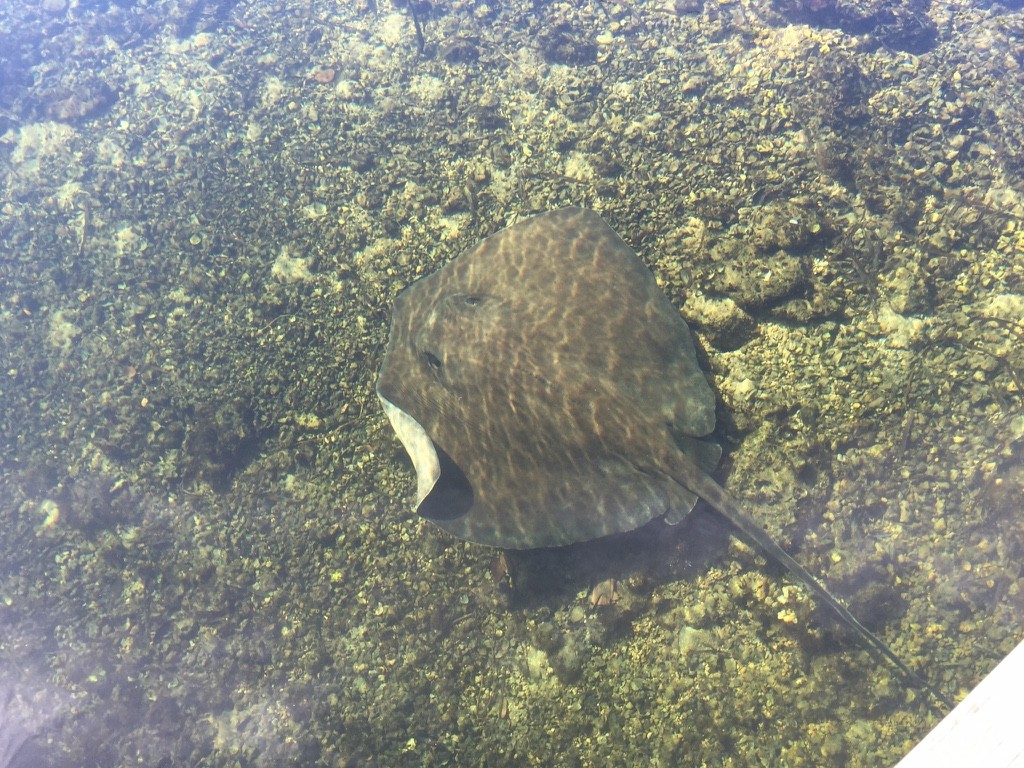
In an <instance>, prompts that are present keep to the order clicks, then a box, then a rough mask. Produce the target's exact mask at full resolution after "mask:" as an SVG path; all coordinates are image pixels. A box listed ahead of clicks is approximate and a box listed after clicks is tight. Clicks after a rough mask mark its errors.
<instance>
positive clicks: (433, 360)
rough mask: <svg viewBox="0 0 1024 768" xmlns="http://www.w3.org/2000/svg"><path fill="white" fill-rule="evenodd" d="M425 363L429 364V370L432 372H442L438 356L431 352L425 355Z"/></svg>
mask: <svg viewBox="0 0 1024 768" xmlns="http://www.w3.org/2000/svg"><path fill="white" fill-rule="evenodd" d="M423 362H425V363H426V364H427V368H429V369H430V370H432V371H440V370H441V361H440V360H439V359H438V358H437V356H436V355H433V354H431V353H430V352H424V353H423Z"/></svg>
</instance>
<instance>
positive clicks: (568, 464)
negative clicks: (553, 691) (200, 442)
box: [377, 208, 926, 685]
mask: <svg viewBox="0 0 1024 768" xmlns="http://www.w3.org/2000/svg"><path fill="white" fill-rule="evenodd" d="M377 394H378V396H379V397H380V399H381V402H382V404H383V406H384V410H385V412H386V413H387V415H388V417H389V419H390V420H391V422H392V425H393V426H394V428H395V431H396V432H397V434H398V436H399V438H400V439H401V440H402V443H403V444H404V445H405V447H406V450H407V451H408V452H409V455H410V457H411V458H412V461H413V464H414V466H415V469H416V475H417V498H416V503H417V511H418V512H419V513H420V514H422V515H423V516H424V517H426V518H428V519H430V520H431V521H433V522H434V523H436V524H437V525H439V526H441V527H442V528H444V529H446V530H448V531H449V532H451V533H452V534H454V535H455V536H458V537H460V538H463V539H467V540H470V541H474V542H478V543H481V544H488V545H491V546H495V547H502V548H509V549H527V548H536V547H551V546H559V545H564V544H570V543H574V542H580V541H586V540H590V539H595V538H599V537H603V536H607V535H609V534H613V533H620V532H625V531H629V530H633V529H635V528H637V527H639V526H641V525H643V524H645V523H647V522H649V521H651V520H653V519H654V518H657V517H664V519H665V520H666V521H667V522H669V523H673V522H677V521H678V520H681V519H682V518H683V517H684V516H685V515H686V514H687V513H688V512H689V511H690V509H691V508H692V507H693V505H694V503H695V501H696V499H697V497H698V496H700V497H702V498H704V499H705V500H706V501H707V502H708V503H709V504H711V505H712V506H713V507H714V508H715V509H716V510H717V511H718V512H719V513H721V514H722V515H724V516H725V517H726V518H727V519H728V520H730V521H731V522H732V523H733V525H735V526H736V528H737V529H738V530H739V533H740V534H741V536H743V537H744V538H746V539H747V540H748V541H751V542H752V543H754V544H755V545H756V546H758V547H759V548H760V549H761V550H762V551H763V552H764V553H765V554H766V555H767V556H768V557H770V558H771V559H772V560H774V561H775V562H777V563H779V564H780V565H782V566H783V567H785V568H786V569H787V570H788V571H789V572H790V573H791V574H793V575H794V576H795V577H796V578H797V579H799V580H800V581H801V582H803V583H804V584H806V585H807V586H808V587H809V588H810V589H811V590H812V591H813V592H814V593H815V594H816V595H817V596H818V597H819V598H820V599H821V600H822V601H823V602H824V603H825V604H826V605H827V606H828V607H829V608H830V609H831V610H832V611H833V612H834V613H835V614H836V615H837V616H838V617H839V618H840V619H841V620H842V621H843V622H844V623H845V624H847V625H848V626H850V627H851V628H852V629H853V630H854V631H855V632H856V633H857V634H858V635H859V636H860V637H861V638H862V639H863V640H864V642H865V643H866V644H867V645H868V646H869V647H870V648H872V649H874V650H875V651H877V652H878V653H880V654H881V655H883V656H884V657H886V658H887V659H889V660H890V661H891V662H893V663H894V664H895V665H896V666H897V667H898V668H899V669H900V670H901V671H902V672H903V673H904V674H906V675H907V676H908V677H910V678H912V679H913V680H914V681H915V682H918V683H920V684H924V683H923V682H922V681H921V680H920V679H919V678H917V676H916V675H914V673H913V672H911V671H910V670H909V669H908V668H907V667H906V666H905V665H904V664H903V662H901V661H900V660H899V659H898V658H897V657H896V656H895V654H893V652H892V651H891V650H890V649H889V648H888V647H887V646H886V645H885V644H884V643H882V641H881V640H879V639H878V638H876V637H875V636H874V635H873V634H871V633H870V632H869V631H868V630H867V629H866V628H865V627H863V626H862V625H861V624H860V622H858V621H857V619H856V618H854V617H853V615H852V614H850V612H849V611H848V610H847V609H846V608H845V607H843V606H842V605H841V604H840V603H839V602H837V601H836V600H835V599H834V598H833V597H832V595H831V594H829V592H828V591H827V590H826V589H825V588H824V587H823V586H821V584H820V583H819V582H818V581H817V580H816V579H815V578H814V577H813V576H811V574H810V573H809V572H808V571H806V570H805V569H804V568H803V567H802V566H801V565H800V564H799V563H797V562H796V561H795V560H794V559H793V558H792V557H790V556H789V555H788V554H787V553H786V552H785V551H784V550H783V549H782V548H781V547H780V546H779V545H778V544H777V543H776V542H775V541H774V540H773V539H772V538H771V537H770V536H768V534H767V533H766V532H765V531H764V530H763V528H761V526H760V525H758V524H757V523H756V522H755V521H754V520H753V519H752V518H751V517H750V516H749V515H747V514H746V513H745V512H743V511H742V510H741V509H740V508H739V506H738V505H737V504H736V503H735V502H734V501H733V500H732V498H731V497H730V496H729V495H728V494H727V493H726V492H725V491H724V490H723V489H722V488H721V486H719V485H718V483H716V482H715V481H714V480H713V479H712V478H711V477H710V475H709V472H710V471H711V470H712V469H714V466H715V465H716V463H717V461H718V458H719V456H720V449H719V447H718V446H717V445H716V444H714V443H712V442H709V441H707V440H706V439H705V438H706V437H707V436H708V435H709V434H710V433H711V432H712V430H713V429H714V426H715V399H714V395H713V393H712V391H711V388H710V386H709V385H708V382H707V379H706V378H705V376H704V373H703V372H702V371H701V369H700V366H699V364H698V361H697V355H696V351H695V348H694V343H693V339H692V337H691V335H690V331H689V329H688V328H687V326H686V324H685V322H683V320H682V318H681V317H680V316H679V313H678V312H677V311H676V309H675V308H674V307H673V306H672V304H671V303H670V302H669V301H668V299H667V298H666V297H665V295H664V294H663V293H662V291H661V290H660V289H659V288H658V285H657V283H656V282H655V279H654V277H653V275H652V274H651V273H650V271H649V270H648V269H647V268H646V267H645V266H644V264H643V263H642V262H641V261H640V259H639V258H638V257H637V256H636V254H635V253H634V252H633V251H632V249H631V248H629V246H628V245H626V243H624V242H623V241H622V239H621V238H619V236H618V235H617V234H616V233H615V232H614V231H613V230H612V229H611V228H610V227H609V226H608V225H607V224H606V223H605V222H604V221H603V220H602V219H601V217H600V216H598V215H597V214H596V213H593V212H591V211H587V210H583V209H579V208H566V209H561V210H557V211H553V212H551V213H546V214H542V215H539V216H535V217H532V218H529V219H526V220H524V221H522V222H519V223H517V224H515V225H513V226H511V227H509V228H507V229H504V230H502V231H500V232H498V233H496V234H494V235H492V236H490V237H488V238H486V239H485V240H484V241H482V242H481V243H480V244H479V245H478V246H477V247H476V248H474V249H473V250H471V251H469V252H467V253H465V254H463V255H461V256H459V257H457V258H456V259H454V260H452V261H451V262H449V263H448V264H447V265H446V266H444V267H443V268H442V269H440V270H438V271H437V272H435V273H433V274H431V275H429V276H427V277H424V278H422V279H420V280H418V281H416V282H415V283H413V284H412V285H411V286H410V287H408V288H407V289H406V290H405V291H403V292H402V293H401V294H400V295H399V296H398V298H397V299H396V300H395V306H394V313H393V317H392V325H391V334H390V338H389V341H388V347H387V350H386V352H385V355H384V362H383V365H382V367H381V370H380V374H379V377H378V381H377ZM924 685H926V684H924Z"/></svg>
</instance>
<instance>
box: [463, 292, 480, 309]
mask: <svg viewBox="0 0 1024 768" xmlns="http://www.w3.org/2000/svg"><path fill="white" fill-rule="evenodd" d="M462 303H463V304H465V305H466V306H467V307H479V306H480V305H481V304H483V303H484V297H483V296H473V295H472V294H470V295H469V296H463V297H462Z"/></svg>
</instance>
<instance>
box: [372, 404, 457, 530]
mask: <svg viewBox="0 0 1024 768" xmlns="http://www.w3.org/2000/svg"><path fill="white" fill-rule="evenodd" d="M377 396H378V397H379V398H380V402H381V404H382V405H383V407H384V413H386V414H387V417H388V421H390V422H391V426H392V427H393V428H394V430H395V434H396V435H398V439H399V440H401V441H402V445H403V446H405V451H406V453H408V454H409V458H410V459H412V465H413V467H415V468H416V511H417V512H418V513H419V514H421V515H423V516H424V517H426V518H429V519H431V520H451V519H454V518H456V517H460V516H462V515H464V514H466V513H467V512H469V510H470V508H471V507H472V506H473V487H472V486H471V485H470V483H469V479H468V478H467V477H466V475H465V473H464V472H463V471H462V470H461V469H459V466H458V465H457V464H456V463H455V462H454V461H453V460H452V458H451V456H449V455H448V454H447V453H445V452H444V451H443V450H441V449H440V448H438V447H437V446H436V445H434V441H433V440H431V439H430V435H428V434H427V431H426V430H425V429H423V426H422V425H421V424H420V423H419V422H418V421H416V419H414V418H413V417H412V416H410V415H409V414H408V413H406V412H405V411H403V410H402V409H401V408H399V407H398V406H397V405H395V404H394V403H392V402H391V401H390V400H388V399H387V398H385V397H384V396H383V395H381V394H380V393H379V392H378V393H377Z"/></svg>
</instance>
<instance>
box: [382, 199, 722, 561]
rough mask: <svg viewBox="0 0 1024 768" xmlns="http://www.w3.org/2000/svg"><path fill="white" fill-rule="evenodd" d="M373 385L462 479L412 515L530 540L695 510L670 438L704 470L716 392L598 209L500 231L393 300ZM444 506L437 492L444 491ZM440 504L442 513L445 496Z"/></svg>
mask: <svg viewBox="0 0 1024 768" xmlns="http://www.w3.org/2000/svg"><path fill="white" fill-rule="evenodd" d="M378 392H379V394H380V395H381V397H382V399H384V400H386V401H389V402H390V403H392V404H394V405H395V406H397V407H398V408H399V409H401V410H402V411H404V412H405V413H407V414H408V415H410V416H412V418H414V419H415V420H416V421H417V422H418V423H419V424H420V425H421V426H422V427H423V429H424V430H425V432H426V434H427V435H429V436H430V438H431V440H432V441H433V443H434V444H435V445H436V446H437V447H438V448H439V449H440V450H441V451H442V452H443V454H446V455H447V456H449V457H450V458H451V460H452V461H453V462H454V464H455V465H457V467H458V468H459V469H461V471H462V473H464V475H465V477H466V479H467V480H468V482H469V485H470V486H471V488H472V502H471V503H469V501H468V500H465V499H464V498H463V501H464V504H463V506H466V507H467V508H466V509H464V510H457V512H458V513H454V512H456V510H455V509H454V508H455V507H458V506H459V504H460V502H459V499H458V498H457V497H458V493H455V494H454V497H453V495H452V494H451V493H450V492H451V490H452V486H451V485H450V484H446V481H447V479H448V477H449V476H450V474H451V473H447V472H446V473H442V476H441V479H440V480H439V481H438V483H437V485H436V486H435V488H434V491H433V493H431V495H430V496H428V497H427V498H426V499H425V500H423V502H422V503H421V504H420V507H419V509H420V511H421V512H423V513H424V514H426V515H427V516H428V517H430V518H431V519H433V520H434V521H435V522H437V523H438V525H441V526H442V527H444V528H446V529H447V530H449V531H451V532H452V533H453V534H455V535H456V536H459V537H461V538H465V539H469V540H471V541H476V542H480V543H484V544H491V545H494V546H500V547H509V548H529V547H540V546H553V545H559V544H568V543H571V542H576V541H583V540H587V539H593V538H597V537H600V536H605V535H607V534H610V533H615V532H619V531H627V530H631V529H633V528H636V527H638V526H640V525H642V524H644V523H646V522H647V521H649V520H651V519H652V518H654V517H656V516H658V515H662V514H665V513H667V512H669V511H675V512H676V513H677V514H678V515H682V514H685V513H686V512H687V511H689V509H690V508H691V507H692V506H693V503H694V500H695V497H694V494H693V492H692V491H691V490H690V489H688V488H687V487H685V486H684V485H682V484H680V483H679V482H677V480H675V479H673V476H672V475H673V474H674V471H675V467H676V465H677V464H678V460H679V454H680V445H683V446H684V447H685V448H686V450H687V451H688V452H689V453H690V454H691V455H692V457H693V458H694V460H695V461H697V462H698V463H699V464H701V465H702V466H704V467H705V469H709V468H710V467H712V466H713V465H714V463H715V461H716V460H717V458H718V453H719V452H718V448H717V446H714V445H708V444H703V443H699V442H697V441H695V440H691V439H689V438H700V437H702V436H704V435H707V434H708V433H710V432H711V430H712V429H713V427H714V397H713V395H712V392H711V390H710V388H709V387H708V384H707V381H706V379H705V377H704V374H703V373H702V372H701V370H700V368H699V366H698V364H697V360H696V355H695V352H694V346H693V341H692V339H691V337H690V332H689V330H688V329H687V327H686V324H685V323H684V322H683V320H682V319H681V318H680V317H679V314H678V312H677V311H676V309H675V308H674V307H673V306H672V304H671V303H670V302H669V301H668V299H667V298H666V297H665V295H664V294H663V293H662V292H661V290H660V289H659V288H658V286H657V284H656V282H655V280H654V277H653V276H652V275H651V273H650V271H649V270H648V269H647V268H646V267H645V266H644V265H643V263H642V262H641V261H640V260H639V259H638V258H637V256H636V255H635V254H634V253H633V251H632V250H631V249H630V248H629V246H627V245H626V244H625V243H624V242H623V241H622V240H621V239H620V238H619V237H618V235H616V234H615V232H614V231H613V230H612V229H611V228H610V227H609V226H608V225H607V224H605V222H604V221H603V220H602V219H601V217H600V216H598V215H597V214H595V213H593V212H590V211H585V210H580V209H573V208H569V209H563V210H559V211H554V212H552V213H548V214H544V215H541V216H536V217H533V218H531V219H527V220H525V221H523V222H520V223H518V224H516V225H514V226H512V227H509V228H508V229H505V230H503V231H501V232H498V233H497V234H495V235H492V236H491V237H489V238H487V239H486V240H484V241H483V242H482V243H480V244H479V245H478V246H477V247H476V248H475V249H473V250H472V251H470V252H468V253H466V254H463V255H462V256H460V257H458V258H456V259H454V260H453V261H451V262H450V263H449V264H447V265H446V266H445V267H443V268H442V269H440V270H439V271H437V272H435V273H434V274H432V275H430V276H428V277H425V278H423V279H421V280H419V281H417V282H416V283H414V284H413V285H412V286H410V287H409V288H408V289H406V290H405V291H404V292H403V293H402V294H401V295H400V296H399V297H398V299H397V300H396V302H395V309H394V317H393V320H392V328H391V338H390V342H389V345H388V349H387V353H386V355H385V360H384V364H383V367H382V369H381V372H380V378H379V381H378ZM438 502H440V503H438ZM441 507H443V508H441Z"/></svg>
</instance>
